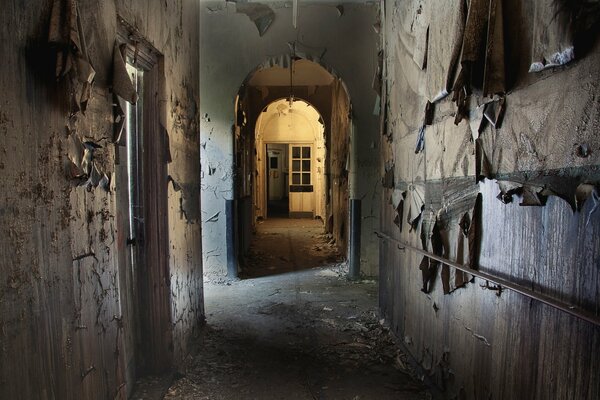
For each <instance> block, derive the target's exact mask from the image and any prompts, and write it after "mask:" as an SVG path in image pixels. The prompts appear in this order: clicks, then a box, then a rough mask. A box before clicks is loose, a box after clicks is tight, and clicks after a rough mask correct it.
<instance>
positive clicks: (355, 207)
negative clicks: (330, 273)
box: [348, 199, 362, 280]
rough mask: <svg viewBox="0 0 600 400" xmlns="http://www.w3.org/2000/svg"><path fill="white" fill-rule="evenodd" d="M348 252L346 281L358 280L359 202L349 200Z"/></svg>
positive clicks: (358, 200) (357, 200)
mask: <svg viewBox="0 0 600 400" xmlns="http://www.w3.org/2000/svg"><path fill="white" fill-rule="evenodd" d="M349 208H350V241H349V242H350V251H349V256H348V264H349V268H348V279H350V280H357V279H359V278H360V233H361V223H360V222H361V218H362V217H361V201H360V199H350V205H349Z"/></svg>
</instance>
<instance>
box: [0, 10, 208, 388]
mask: <svg viewBox="0 0 600 400" xmlns="http://www.w3.org/2000/svg"><path fill="white" fill-rule="evenodd" d="M78 6H79V11H80V16H81V22H82V26H83V35H84V37H85V38H86V42H87V48H88V52H89V56H90V61H91V63H92V65H93V66H94V68H95V70H96V78H95V84H94V87H93V92H92V98H91V100H90V103H89V105H88V109H87V111H86V114H85V116H83V115H79V116H78V117H77V118H76V119H71V120H69V107H70V105H69V88H70V86H69V85H68V84H67V82H65V81H64V80H63V81H61V82H59V83H57V82H56V79H55V77H54V65H53V61H52V57H51V54H52V53H51V52H50V51H49V47H48V43H47V41H48V26H49V19H50V10H51V7H52V1H48V0H39V1H31V2H27V3H23V2H20V1H9V2H8V3H7V4H5V7H4V12H3V14H2V15H3V17H2V22H3V23H2V24H1V27H0V30H1V31H2V37H3V38H5V40H3V41H2V43H1V44H0V46H1V48H2V55H3V66H2V74H0V81H1V86H2V88H3V96H2V100H1V102H0V170H1V171H0V183H1V185H2V187H3V189H2V190H3V196H1V197H0V229H1V232H2V233H1V234H0V275H1V276H2V277H3V279H2V280H1V281H0V397H1V398H11V399H18V398H23V399H30V398H40V399H43V398H48V399H52V398H60V399H82V398H86V399H93V398H99V399H100V398H123V399H124V398H127V395H128V394H129V393H130V392H131V389H132V387H133V383H134V378H135V369H136V367H137V366H136V365H135V359H136V354H135V334H134V330H135V325H134V324H135V316H134V315H132V314H133V311H132V302H133V293H132V291H131V287H127V283H126V273H125V272H124V269H125V268H126V266H127V261H126V260H127V245H126V240H127V237H128V234H127V228H126V227H127V225H126V224H127V222H126V220H127V200H126V197H125V198H124V197H123V196H126V190H127V189H126V184H125V182H123V181H119V178H117V177H118V176H119V169H120V168H121V166H120V165H119V164H118V160H117V159H116V155H115V154H116V149H117V147H116V146H115V145H113V144H111V143H110V140H111V139H110V138H112V132H113V99H112V94H111V93H110V92H109V86H110V84H111V79H112V72H111V71H112V55H113V45H114V41H115V38H116V32H117V15H119V16H121V17H122V18H123V19H124V20H125V21H127V22H128V23H129V24H131V25H132V26H133V27H135V28H136V29H137V30H138V31H139V32H140V33H141V35H142V36H143V37H144V38H145V39H147V40H148V41H149V43H150V44H152V45H153V46H154V47H155V48H156V49H157V50H158V51H160V52H161V53H162V55H163V56H164V63H165V71H166V81H165V84H166V93H167V95H168V96H167V97H168V98H166V99H162V101H164V102H165V106H166V109H167V110H169V113H168V115H167V118H166V121H161V123H164V124H165V125H166V126H165V127H166V129H167V132H168V134H169V138H170V146H171V154H172V158H173V162H172V163H171V164H169V166H168V171H169V174H170V175H171V176H173V177H174V179H176V180H177V181H178V182H179V183H180V184H181V185H182V186H183V187H189V190H188V193H187V194H186V192H185V191H184V192H183V194H182V192H174V191H173V190H172V189H170V190H171V191H170V192H169V199H168V202H169V210H165V211H166V212H168V214H169V215H168V219H169V249H170V252H169V267H170V275H171V276H170V284H171V308H172V317H171V318H172V324H173V325H172V326H173V328H172V329H173V339H174V343H173V345H174V348H172V349H167V350H168V351H171V352H173V355H174V359H175V360H176V361H177V360H180V359H181V358H182V357H183V356H185V354H186V352H187V347H186V346H187V342H188V341H189V338H190V336H191V335H192V334H193V333H194V332H195V330H196V329H197V327H198V325H199V323H200V321H201V320H202V318H203V308H202V307H203V306H202V304H203V303H202V264H201V262H202V260H201V248H200V246H201V243H200V241H201V238H200V224H199V220H198V219H197V216H198V215H199V135H198V124H199V113H198V107H199V104H198V102H199V97H198V94H199V89H198V79H199V78H198V70H199V69H198V64H197V54H198V48H197V47H196V46H197V43H198V40H199V39H198V7H199V6H198V4H197V3H195V2H185V1H177V2H161V1H152V2H147V1H134V0H130V1H121V2H118V4H117V2H113V1H103V2H95V1H87V0H82V1H79V2H78ZM9 38H10V39H9ZM67 125H69V127H70V128H71V129H72V130H73V131H76V132H77V134H79V135H80V136H81V137H84V138H86V139H89V140H92V141H94V142H96V143H98V144H99V145H101V146H102V148H100V149H97V150H96V151H94V157H95V163H96V164H97V166H98V167H99V168H100V169H101V171H102V172H105V173H106V174H107V175H108V176H110V177H111V178H112V181H111V185H110V191H105V190H103V189H102V188H101V187H97V188H94V189H91V190H86V188H85V187H84V186H75V185H74V184H73V182H72V181H71V180H69V179H68V178H67V170H66V168H65V166H66V165H67V152H68V131H67ZM165 185H167V182H165ZM124 192H125V194H124ZM181 196H187V197H188V199H191V205H190V206H189V207H190V210H191V211H190V212H188V215H192V218H189V217H188V218H185V217H183V216H182V213H181V210H180V197H181ZM194 215H195V216H196V219H195V220H194V218H193V216H194Z"/></svg>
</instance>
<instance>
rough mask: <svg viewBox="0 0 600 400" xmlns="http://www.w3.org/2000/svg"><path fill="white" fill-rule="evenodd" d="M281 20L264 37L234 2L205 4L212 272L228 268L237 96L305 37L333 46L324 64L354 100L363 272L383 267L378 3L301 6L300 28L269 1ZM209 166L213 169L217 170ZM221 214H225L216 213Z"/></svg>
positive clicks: (205, 171) (206, 227)
mask: <svg viewBox="0 0 600 400" xmlns="http://www.w3.org/2000/svg"><path fill="white" fill-rule="evenodd" d="M265 3H266V4H269V5H270V6H271V7H272V9H273V10H274V13H275V19H274V21H273V23H272V25H271V26H270V27H269V29H268V30H267V31H266V32H265V33H264V35H263V36H262V37H261V36H259V33H258V30H257V28H256V26H255V25H254V24H253V22H252V21H251V20H250V19H249V18H248V17H247V16H246V15H244V14H239V13H236V12H235V6H234V5H233V3H226V2H224V1H209V2H206V3H203V4H202V8H201V34H200V43H201V45H200V48H201V55H200V57H201V61H200V63H201V69H200V79H201V84H200V93H201V98H202V104H201V116H202V119H201V144H202V146H201V158H202V220H203V221H204V222H203V224H202V233H203V248H204V256H203V259H204V266H205V273H206V274H209V275H211V274H216V275H224V274H225V273H226V270H227V260H226V253H227V249H226V245H225V244H226V241H225V228H226V225H225V223H226V221H225V200H227V199H232V198H233V193H232V190H233V179H232V173H231V171H232V161H233V155H232V152H233V136H232V135H233V134H232V125H233V124H234V100H235V97H236V94H237V93H238V90H239V88H240V85H241V84H242V82H243V81H244V79H245V78H246V77H247V75H248V74H249V73H250V72H251V71H252V70H253V69H254V68H256V67H257V66H258V65H259V64H261V63H263V62H264V61H265V60H267V59H269V58H270V57H273V56H276V55H284V54H289V48H288V46H287V43H288V42H291V41H294V40H299V41H300V42H302V43H304V44H307V45H309V46H314V47H320V48H323V47H324V48H326V49H327V51H326V53H325V56H324V57H323V60H322V61H323V63H324V64H326V65H327V66H329V67H331V68H333V69H334V70H336V71H337V72H338V74H339V76H340V78H341V79H342V80H343V81H344V82H345V84H346V85H347V87H348V90H349V92H350V97H351V101H352V105H353V116H354V124H355V127H356V128H355V131H356V134H357V140H358V143H357V148H360V149H364V150H361V151H360V152H359V154H358V165H359V176H358V179H357V182H358V185H357V186H358V187H357V191H356V194H357V197H359V198H362V199H363V223H362V231H363V241H362V257H361V259H362V270H363V271H364V272H365V273H366V274H368V275H374V274H376V273H377V260H378V248H377V243H376V241H375V240H374V239H373V234H372V232H373V230H374V229H375V228H376V227H377V226H378V221H379V200H378V198H379V197H378V196H379V188H378V187H377V185H373V184H371V183H372V182H374V181H375V180H378V179H379V178H378V177H377V163H378V157H377V149H378V145H379V122H378V121H379V118H378V116H376V115H373V107H374V105H375V101H376V96H377V94H376V93H375V91H374V90H373V89H372V88H371V82H372V78H373V74H374V72H375V69H376V67H377V52H378V45H379V36H378V35H377V34H376V33H375V32H374V30H373V24H374V23H376V22H377V16H378V12H379V11H378V7H377V5H373V4H347V5H345V8H344V10H345V11H344V14H343V15H342V16H339V15H338V11H337V9H336V8H335V7H334V5H335V4H333V3H323V4H321V5H317V4H315V3H310V4H307V5H301V7H300V11H299V19H298V30H297V31H296V30H295V29H294V28H293V26H292V10H291V7H286V6H285V4H284V3H282V2H265ZM213 169H214V170H213ZM209 171H210V172H211V173H210V174H209ZM217 213H218V215H219V218H218V219H216V218H212V217H213V216H214V215H216V214H217Z"/></svg>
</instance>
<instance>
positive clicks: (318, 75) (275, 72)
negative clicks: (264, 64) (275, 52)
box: [248, 59, 334, 86]
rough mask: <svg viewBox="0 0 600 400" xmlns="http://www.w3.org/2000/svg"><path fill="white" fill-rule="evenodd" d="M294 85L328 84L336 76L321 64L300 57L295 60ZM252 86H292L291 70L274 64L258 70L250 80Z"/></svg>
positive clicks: (249, 83)
mask: <svg viewBox="0 0 600 400" xmlns="http://www.w3.org/2000/svg"><path fill="white" fill-rule="evenodd" d="M293 71H294V74H293V84H294V86H328V85H330V84H331V83H332V82H333V80H334V77H333V75H331V74H330V73H329V72H328V71H327V70H326V69H325V68H323V67H321V66H320V65H319V64H317V63H315V62H312V61H309V60H304V59H300V60H297V61H294V67H293ZM248 85H250V86H290V70H289V68H283V67H280V66H277V65H275V66H273V67H269V68H264V69H260V70H258V71H256V72H255V73H254V75H253V76H252V78H250V80H249V81H248Z"/></svg>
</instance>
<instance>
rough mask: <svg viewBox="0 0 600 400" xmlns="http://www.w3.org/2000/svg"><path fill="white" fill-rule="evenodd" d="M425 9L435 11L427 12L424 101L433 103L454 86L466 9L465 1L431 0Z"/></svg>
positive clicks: (444, 95)
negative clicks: (429, 18) (438, 0)
mask: <svg viewBox="0 0 600 400" xmlns="http://www.w3.org/2000/svg"><path fill="white" fill-rule="evenodd" d="M428 6H429V7H435V12H433V11H432V10H431V11H429V12H428V15H430V16H431V20H430V21H429V30H428V32H429V33H428V36H427V39H428V40H427V41H428V47H427V48H428V51H427V69H426V72H427V80H426V85H427V86H426V93H427V99H428V100H429V101H431V102H432V103H433V102H436V101H438V100H440V99H442V98H444V97H446V96H447V95H448V93H450V92H451V90H452V87H453V85H454V78H455V74H456V69H457V66H458V63H459V59H460V52H461V47H462V42H463V34H464V27H465V20H466V16H467V9H466V6H465V1H464V0H448V1H441V2H434V1H430V2H428ZM449 31H450V32H449Z"/></svg>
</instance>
